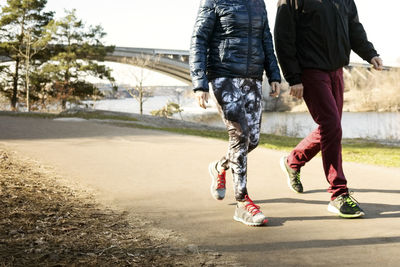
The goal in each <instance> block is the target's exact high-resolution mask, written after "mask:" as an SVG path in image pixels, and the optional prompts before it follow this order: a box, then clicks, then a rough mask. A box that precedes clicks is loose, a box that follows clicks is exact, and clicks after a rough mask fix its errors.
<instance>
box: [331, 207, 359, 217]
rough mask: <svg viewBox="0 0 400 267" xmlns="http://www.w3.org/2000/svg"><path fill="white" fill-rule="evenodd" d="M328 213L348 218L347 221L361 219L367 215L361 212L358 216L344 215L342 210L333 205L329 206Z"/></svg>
mask: <svg viewBox="0 0 400 267" xmlns="http://www.w3.org/2000/svg"><path fill="white" fill-rule="evenodd" d="M328 211H329V212H332V213H335V214H337V215H339V216H340V217H342V218H346V219H353V218H359V217H362V216H364V215H365V213H364V212H360V213H358V214H344V213H341V212H340V210H338V209H337V208H336V207H335V206H333V205H331V204H329V205H328Z"/></svg>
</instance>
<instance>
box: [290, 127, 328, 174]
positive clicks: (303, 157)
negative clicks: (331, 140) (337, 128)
mask: <svg viewBox="0 0 400 267" xmlns="http://www.w3.org/2000/svg"><path fill="white" fill-rule="evenodd" d="M320 150H321V134H320V128H319V127H317V129H315V130H314V131H312V132H311V133H310V134H309V135H308V136H306V137H305V138H304V139H303V140H301V141H300V143H298V144H297V146H296V147H295V148H294V149H293V150H292V151H291V152H290V154H289V156H288V158H287V163H288V165H289V166H290V168H292V169H293V170H296V171H300V168H301V167H303V166H304V165H305V164H306V163H307V162H309V161H310V160H311V159H312V158H313V157H314V156H315V155H317V154H318V152H319V151H320Z"/></svg>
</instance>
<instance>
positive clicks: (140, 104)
mask: <svg viewBox="0 0 400 267" xmlns="http://www.w3.org/2000/svg"><path fill="white" fill-rule="evenodd" d="M139 108H140V115H143V90H142V89H140V91H139Z"/></svg>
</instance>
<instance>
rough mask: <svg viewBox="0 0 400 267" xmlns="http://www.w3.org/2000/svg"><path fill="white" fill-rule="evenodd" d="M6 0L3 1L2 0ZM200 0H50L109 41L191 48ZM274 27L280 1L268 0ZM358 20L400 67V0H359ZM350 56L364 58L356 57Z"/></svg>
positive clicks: (387, 58)
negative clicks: (93, 26) (95, 26)
mask: <svg viewBox="0 0 400 267" xmlns="http://www.w3.org/2000/svg"><path fill="white" fill-rule="evenodd" d="M4 1H5V0H0V3H1V2H4ZM199 2H200V1H199V0H112V1H110V0H68V1H67V0H48V8H49V9H51V10H54V11H56V12H57V16H61V15H62V14H63V10H64V9H65V8H66V9H72V8H76V9H77V13H78V15H79V17H81V18H83V19H84V21H86V22H87V23H88V24H101V25H102V26H103V27H104V28H105V30H106V32H107V33H108V36H107V38H106V41H107V43H108V44H114V45H117V46H130V47H150V48H169V49H185V50H186V49H188V48H189V40H190V35H191V32H192V27H193V24H194V21H195V18H196V14H197V9H198V6H199ZM265 3H266V4H267V10H268V13H269V20H270V25H271V28H273V24H274V20H275V13H276V3H277V0H265ZM356 4H357V7H358V11H359V16H360V20H361V22H362V23H363V25H364V27H365V29H366V31H367V34H368V38H369V39H370V40H371V41H372V42H373V43H374V45H375V47H376V49H377V50H378V52H379V53H380V54H381V57H382V58H383V60H384V63H386V64H389V65H398V66H400V34H399V33H398V32H399V27H400V16H399V10H400V1H399V0H379V1H377V0H356ZM352 60H355V61H360V59H359V58H356V57H353V58H352Z"/></svg>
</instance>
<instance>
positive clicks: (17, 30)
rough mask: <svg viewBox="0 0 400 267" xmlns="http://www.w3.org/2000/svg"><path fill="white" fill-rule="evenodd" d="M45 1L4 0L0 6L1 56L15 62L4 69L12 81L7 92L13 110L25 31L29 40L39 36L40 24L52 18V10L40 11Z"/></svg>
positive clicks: (16, 96) (16, 98)
mask: <svg viewBox="0 0 400 267" xmlns="http://www.w3.org/2000/svg"><path fill="white" fill-rule="evenodd" d="M46 4H47V0H7V4H6V5H5V6H4V7H2V10H1V15H0V50H1V51H2V52H3V56H7V57H8V58H10V59H11V60H12V61H13V63H14V64H13V68H14V70H11V66H10V67H9V68H8V70H7V75H8V76H9V77H11V81H10V82H11V83H12V86H11V87H12V94H11V95H10V96H9V97H10V100H11V108H12V110H16V105H17V102H18V88H19V85H20V84H21V77H20V69H21V63H23V62H22V61H23V57H22V56H21V51H24V50H25V51H26V49H24V45H25V44H26V40H27V39H26V35H27V33H29V34H30V37H29V39H31V40H35V39H38V38H40V36H41V34H42V30H43V28H44V27H45V26H46V25H48V24H49V22H50V21H51V20H52V18H53V12H44V11H43V10H44V8H45V6H46ZM31 58H32V57H31Z"/></svg>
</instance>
